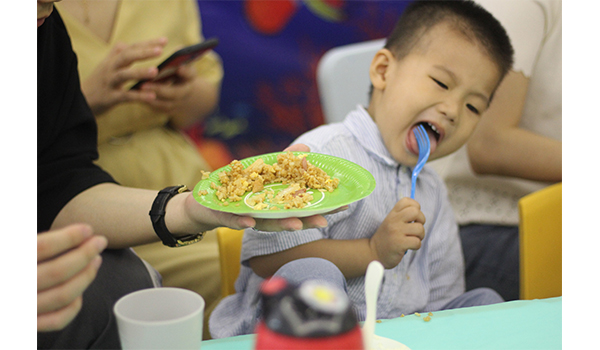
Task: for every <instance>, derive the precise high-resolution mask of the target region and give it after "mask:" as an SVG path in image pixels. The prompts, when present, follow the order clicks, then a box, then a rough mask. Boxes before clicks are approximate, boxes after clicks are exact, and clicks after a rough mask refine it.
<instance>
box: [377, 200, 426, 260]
mask: <svg viewBox="0 0 600 350" xmlns="http://www.w3.org/2000/svg"><path fill="white" fill-rule="evenodd" d="M424 224H425V215H424V214H423V212H422V211H421V206H420V205H419V203H418V202H417V201H415V200H414V199H410V198H408V197H406V198H402V199H401V200H400V201H398V203H396V205H395V206H394V208H393V209H392V211H390V213H389V214H388V215H387V217H386V218H385V220H383V222H382V223H381V225H380V226H379V228H378V229H377V232H375V234H374V235H373V237H371V239H370V240H369V245H370V247H371V251H372V252H373V255H374V257H375V258H376V259H377V260H378V261H380V262H381V263H382V264H383V266H384V267H385V268H386V269H391V268H393V267H395V266H397V265H398V264H399V263H400V261H401V260H402V257H404V254H405V253H406V251H407V250H409V249H413V250H417V249H419V248H421V241H422V240H423V238H425V228H424V227H423V225H424Z"/></svg>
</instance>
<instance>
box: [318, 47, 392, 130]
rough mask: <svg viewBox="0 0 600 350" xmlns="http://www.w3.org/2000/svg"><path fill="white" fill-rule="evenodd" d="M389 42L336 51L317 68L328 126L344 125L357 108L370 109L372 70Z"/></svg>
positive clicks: (330, 52)
mask: <svg viewBox="0 0 600 350" xmlns="http://www.w3.org/2000/svg"><path fill="white" fill-rule="evenodd" d="M384 45H385V39H378V40H371V41H365V42H361V43H356V44H350V45H344V46H339V47H334V48H333V49H331V50H329V51H327V52H326V53H325V55H323V57H322V58H321V59H320V60H319V64H318V66H317V86H318V89H319V97H320V98H321V107H322V108H323V117H324V119H325V123H335V122H340V121H342V120H343V119H344V117H345V116H346V114H348V112H350V111H352V110H353V109H354V108H356V105H357V104H362V105H363V106H365V107H366V106H368V104H369V88H370V86H371V79H370V78H369V66H370V65H371V61H372V60H373V57H374V56H375V53H376V52H377V51H378V50H379V49H381V48H383V46H384Z"/></svg>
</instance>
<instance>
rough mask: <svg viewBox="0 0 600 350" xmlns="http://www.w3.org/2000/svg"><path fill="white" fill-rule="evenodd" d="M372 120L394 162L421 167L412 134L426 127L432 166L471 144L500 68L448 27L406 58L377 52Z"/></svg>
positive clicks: (435, 29)
mask: <svg viewBox="0 0 600 350" xmlns="http://www.w3.org/2000/svg"><path fill="white" fill-rule="evenodd" d="M370 75H371V82H372V83H373V87H374V90H373V95H372V98H371V103H370V105H369V108H368V111H369V114H370V115H371V116H372V117H373V119H374V121H375V123H376V124H377V126H378V128H379V130H380V132H381V135H382V137H383V141H384V143H385V146H386V147H387V149H388V151H389V152H390V153H391V155H392V157H393V158H394V159H395V160H396V161H397V162H399V163H401V164H405V165H409V166H413V165H415V164H416V163H417V159H418V155H419V148H418V146H417V141H416V138H415V135H414V133H413V130H414V129H415V128H416V127H417V126H418V125H419V124H424V125H425V129H426V130H427V132H428V134H429V139H430V143H431V152H430V157H429V159H430V160H433V159H437V158H440V157H443V156H445V155H448V154H450V153H452V152H454V151H456V150H458V149H459V148H460V147H461V146H462V145H463V144H464V143H465V142H466V141H467V139H468V138H469V136H470V135H471V133H472V132H473V130H474V129H475V126H476V125H477V123H478V122H479V119H480V115H481V113H483V112H484V111H485V110H486V109H487V106H488V104H489V101H490V98H491V96H492V93H493V91H494V89H495V88H496V86H497V85H498V83H499V79H500V72H499V69H498V68H497V66H496V64H495V63H494V62H493V61H492V60H491V59H490V58H489V57H488V55H486V54H485V53H484V52H483V51H482V50H481V49H480V48H479V47H478V46H476V45H475V44H473V43H472V42H470V41H468V40H467V39H466V38H465V37H464V36H463V35H462V34H460V33H458V32H456V31H455V30H453V29H452V28H451V27H449V26H448V25H447V24H443V23H442V24H439V25H437V26H435V27H433V28H431V29H430V30H429V31H428V32H427V33H425V34H424V35H423V37H422V38H421V39H420V40H419V42H418V43H417V44H416V46H415V48H413V49H412V51H411V52H410V53H409V54H408V55H407V56H405V57H404V58H402V59H400V60H397V59H396V58H395V57H394V56H393V55H392V54H391V52H390V51H388V50H385V49H384V50H381V51H379V52H378V53H377V54H376V56H375V58H374V60H373V62H372V63H371V70H370Z"/></svg>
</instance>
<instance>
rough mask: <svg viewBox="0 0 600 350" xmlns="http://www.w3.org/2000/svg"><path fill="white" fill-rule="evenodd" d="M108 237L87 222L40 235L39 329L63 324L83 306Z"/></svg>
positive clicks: (38, 269)
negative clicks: (94, 229)
mask: <svg viewBox="0 0 600 350" xmlns="http://www.w3.org/2000/svg"><path fill="white" fill-rule="evenodd" d="M106 244H107V240H106V238H104V237H102V236H93V234H92V229H91V227H90V226H88V225H84V224H74V225H70V226H67V227H64V228H61V229H56V230H51V231H48V232H44V233H40V234H38V235H37V258H38V264H37V290H38V293H37V330H38V331H39V332H49V331H56V330H60V329H62V328H64V327H65V326H66V325H68V324H69V322H71V321H72V320H73V318H75V316H76V315H77V313H78V312H79V310H80V309H81V303H82V294H83V292H84V290H85V289H86V288H87V287H88V286H89V285H90V283H92V281H93V280H94V278H95V277H96V273H97V271H98V268H99V267H100V264H101V262H102V259H101V257H100V252H102V251H103V250H104V248H105V247H106Z"/></svg>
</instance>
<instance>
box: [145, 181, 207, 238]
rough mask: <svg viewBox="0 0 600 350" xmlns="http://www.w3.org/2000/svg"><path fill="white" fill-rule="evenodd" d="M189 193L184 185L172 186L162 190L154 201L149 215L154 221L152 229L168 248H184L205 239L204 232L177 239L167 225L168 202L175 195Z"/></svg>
mask: <svg viewBox="0 0 600 350" xmlns="http://www.w3.org/2000/svg"><path fill="white" fill-rule="evenodd" d="M189 191H190V190H189V189H188V188H187V187H186V186H184V185H177V186H170V187H167V188H164V189H162V190H160V191H159V192H158V195H157V196H156V198H155V199H154V203H152V208H151V209H150V213H149V214H150V219H151V220H152V227H154V232H156V235H157V236H158V237H159V238H160V240H161V241H162V242H163V244H164V245H166V246H169V247H183V246H186V245H190V244H194V243H196V242H200V241H201V240H202V238H204V232H200V233H196V234H191V235H186V236H182V237H175V236H173V234H172V233H171V232H169V230H168V229H167V225H166V224H165V213H166V211H165V208H166V207H167V202H169V200H170V199H171V198H173V197H174V196H175V195H177V194H180V193H183V192H189Z"/></svg>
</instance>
